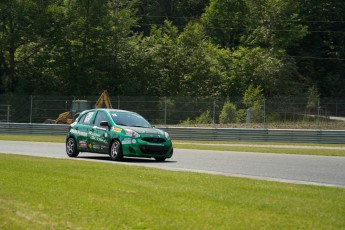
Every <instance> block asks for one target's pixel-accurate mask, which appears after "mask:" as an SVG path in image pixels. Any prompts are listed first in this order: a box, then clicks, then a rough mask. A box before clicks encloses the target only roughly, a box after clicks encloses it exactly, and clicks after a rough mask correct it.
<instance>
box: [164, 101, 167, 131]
mask: <svg viewBox="0 0 345 230" xmlns="http://www.w3.org/2000/svg"><path fill="white" fill-rule="evenodd" d="M164 125H167V97H164Z"/></svg>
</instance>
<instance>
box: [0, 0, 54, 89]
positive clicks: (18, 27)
mask: <svg viewBox="0 0 345 230" xmlns="http://www.w3.org/2000/svg"><path fill="white" fill-rule="evenodd" d="M49 2H50V1H49ZM47 4H49V3H44V2H42V1H37V0H28V1H22V0H3V1H1V2H0V15H1V18H0V27H1V32H0V68H1V69H2V71H1V72H2V78H3V79H4V81H5V87H6V90H5V91H8V92H14V91H15V90H16V88H17V86H18V82H19V76H20V74H19V73H23V72H25V70H26V69H25V63H26V61H27V60H28V59H30V58H31V57H32V56H34V55H36V54H37V53H38V51H39V50H40V49H41V48H42V47H43V46H44V45H45V44H46V41H45V40H44V39H42V36H43V34H42V33H43V31H42V28H44V27H45V25H46V21H45V9H46V7H47Z"/></svg>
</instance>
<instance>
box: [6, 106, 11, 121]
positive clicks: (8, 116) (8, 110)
mask: <svg viewBox="0 0 345 230" xmlns="http://www.w3.org/2000/svg"><path fill="white" fill-rule="evenodd" d="M10 108H11V105H7V123H10Z"/></svg>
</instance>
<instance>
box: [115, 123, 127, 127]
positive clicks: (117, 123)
mask: <svg viewBox="0 0 345 230" xmlns="http://www.w3.org/2000/svg"><path fill="white" fill-rule="evenodd" d="M116 124H117V125H121V126H128V125H125V124H121V123H116Z"/></svg>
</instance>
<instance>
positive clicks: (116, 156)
mask: <svg viewBox="0 0 345 230" xmlns="http://www.w3.org/2000/svg"><path fill="white" fill-rule="evenodd" d="M109 156H110V159H111V160H113V161H119V160H122V158H123V154H122V146H121V142H120V141H119V140H114V141H113V142H112V143H111V146H110V150H109Z"/></svg>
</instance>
